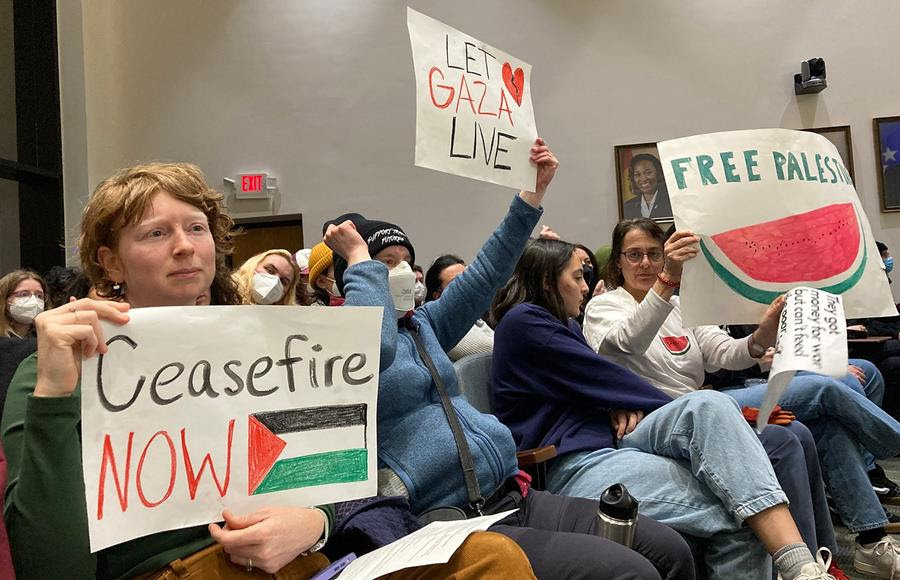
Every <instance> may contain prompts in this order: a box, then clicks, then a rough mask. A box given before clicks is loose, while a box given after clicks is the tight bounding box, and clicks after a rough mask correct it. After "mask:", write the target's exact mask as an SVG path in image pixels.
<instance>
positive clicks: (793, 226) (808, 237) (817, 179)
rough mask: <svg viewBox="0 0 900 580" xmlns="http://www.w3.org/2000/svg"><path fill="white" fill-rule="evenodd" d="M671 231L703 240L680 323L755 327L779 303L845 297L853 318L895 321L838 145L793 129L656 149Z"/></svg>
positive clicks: (688, 271) (690, 265)
mask: <svg viewBox="0 0 900 580" xmlns="http://www.w3.org/2000/svg"><path fill="white" fill-rule="evenodd" d="M658 147H659V153H660V159H661V160H662V165H663V173H664V174H665V176H666V185H667V187H668V190H669V197H670V199H671V201H672V211H673V214H674V216H675V225H676V226H677V227H678V229H682V230H691V231H693V232H694V233H696V234H697V235H699V236H700V240H701V243H700V250H701V253H700V255H699V256H698V257H697V258H696V259H693V260H690V261H688V262H687V263H685V265H684V274H683V276H682V278H681V294H680V295H681V308H682V316H683V318H684V325H685V326H688V327H691V326H700V325H705V324H755V323H756V322H758V321H759V319H760V318H761V317H762V315H763V313H764V312H765V310H766V308H767V307H768V305H769V304H770V303H771V302H772V300H774V299H775V298H776V297H777V296H779V295H781V294H784V293H785V292H787V291H788V290H790V289H791V288H796V287H798V286H808V287H811V288H819V289H821V290H824V291H826V292H831V293H832V294H840V295H841V296H842V298H843V304H844V308H845V310H846V311H847V315H848V316H850V317H851V318H864V317H877V316H888V315H896V314H897V309H896V308H895V307H894V300H893V298H892V296H891V291H890V288H889V287H888V280H887V276H885V274H884V269H883V264H882V262H881V257H880V254H879V252H878V249H877V248H876V246H875V237H874V236H873V235H872V229H871V227H870V226H869V220H868V218H867V217H866V214H865V212H864V211H863V208H862V205H860V203H859V197H858V196H857V194H856V190H855V189H854V187H853V183H852V182H851V179H850V174H849V172H848V171H847V169H846V168H845V167H844V163H843V161H842V160H841V157H840V155H839V154H838V152H837V149H835V147H834V145H833V144H832V143H831V142H830V141H829V140H828V139H826V138H825V137H822V136H821V135H817V134H815V133H808V132H803V131H790V130H787V129H759V130H752V131H731V132H726V133H712V134H708V135H697V136H694V137H685V138H683V139H675V140H672V141H663V142H662V143H660V144H659V146H658Z"/></svg>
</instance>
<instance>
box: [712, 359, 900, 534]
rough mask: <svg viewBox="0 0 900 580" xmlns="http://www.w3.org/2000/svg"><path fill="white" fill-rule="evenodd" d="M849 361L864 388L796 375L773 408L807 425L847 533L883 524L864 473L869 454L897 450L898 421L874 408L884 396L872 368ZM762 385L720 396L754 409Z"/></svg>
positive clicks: (899, 448) (899, 440) (888, 454)
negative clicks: (860, 373) (862, 376)
mask: <svg viewBox="0 0 900 580" xmlns="http://www.w3.org/2000/svg"><path fill="white" fill-rule="evenodd" d="M850 362H851V363H852V364H855V365H857V366H860V367H862V369H863V370H864V371H865V373H866V384H865V385H861V384H860V383H859V381H858V380H857V379H856V377H854V376H852V375H849V374H848V376H846V377H844V378H843V379H841V380H837V379H833V378H831V377H826V376H823V375H816V374H812V373H798V374H797V376H796V377H794V379H793V380H792V381H791V382H790V384H789V386H788V389H787V391H785V393H784V395H783V396H782V397H781V400H780V401H779V404H780V405H781V406H782V407H784V408H785V409H788V410H790V411H791V412H792V413H794V415H796V416H797V419H798V420H800V421H803V422H804V423H805V424H806V426H807V427H809V430H810V431H811V432H812V434H813V436H814V437H815V440H816V447H817V448H818V450H819V461H820V462H821V465H822V470H823V475H824V477H825V483H826V484H827V485H828V489H829V490H830V491H831V497H832V498H834V502H835V505H836V506H837V509H838V511H839V512H840V514H841V519H843V520H844V523H845V524H846V525H847V527H848V528H850V530H851V531H853V532H861V531H863V530H870V529H874V528H879V527H882V526H884V525H885V524H886V523H887V518H886V517H885V515H884V510H883V509H882V507H881V503H880V502H879V501H878V497H877V496H876V495H875V491H874V490H873V489H872V485H871V484H870V483H869V477H868V475H867V473H866V472H867V471H868V469H869V466H870V463H871V461H872V460H873V457H872V456H874V457H878V458H886V457H893V456H895V455H897V453H898V452H900V423H898V422H897V421H895V420H894V419H893V418H892V417H891V416H890V415H888V414H887V413H885V412H884V411H883V410H882V409H881V407H879V406H878V403H880V402H881V398H882V397H883V396H884V381H883V379H882V378H881V374H880V373H879V372H878V369H876V368H875V366H874V365H872V364H871V363H869V362H867V361H861V360H851V361H850ZM766 387H767V385H765V384H758V385H752V386H747V387H743V388H740V387H739V388H734V389H728V390H725V391H723V392H724V393H726V394H727V395H729V396H730V397H733V398H734V399H735V400H736V401H737V402H738V403H739V404H740V405H750V406H751V407H758V406H759V405H760V404H761V403H762V400H763V397H764V396H765V392H766Z"/></svg>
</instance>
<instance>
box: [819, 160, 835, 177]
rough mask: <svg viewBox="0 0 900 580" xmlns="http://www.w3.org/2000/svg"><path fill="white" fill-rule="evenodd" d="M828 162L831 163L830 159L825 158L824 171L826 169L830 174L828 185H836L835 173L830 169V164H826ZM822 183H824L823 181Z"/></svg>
mask: <svg viewBox="0 0 900 580" xmlns="http://www.w3.org/2000/svg"><path fill="white" fill-rule="evenodd" d="M829 161H831V157H826V158H825V169H827V170H828V171H830V172H831V182H830V183H837V173H835V172H834V169H832V168H831V164H830V163H828V162H829ZM822 183H824V181H823V182H822Z"/></svg>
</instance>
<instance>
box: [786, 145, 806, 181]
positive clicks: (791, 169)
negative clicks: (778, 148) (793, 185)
mask: <svg viewBox="0 0 900 580" xmlns="http://www.w3.org/2000/svg"><path fill="white" fill-rule="evenodd" d="M794 174H797V177H799V178H800V180H801V181H802V180H803V174H802V173H800V163H799V162H798V161H797V158H796V157H794V154H793V153H791V152H790V151H788V181H793V180H794Z"/></svg>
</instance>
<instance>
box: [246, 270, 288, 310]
mask: <svg viewBox="0 0 900 580" xmlns="http://www.w3.org/2000/svg"><path fill="white" fill-rule="evenodd" d="M250 293H251V294H252V295H253V300H255V301H256V302H257V303H258V304H275V303H276V302H278V301H279V300H281V297H282V296H284V286H282V285H281V280H280V279H279V278H278V276H275V275H273V274H269V273H268V272H255V273H254V274H253V280H252V281H251V283H250Z"/></svg>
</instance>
